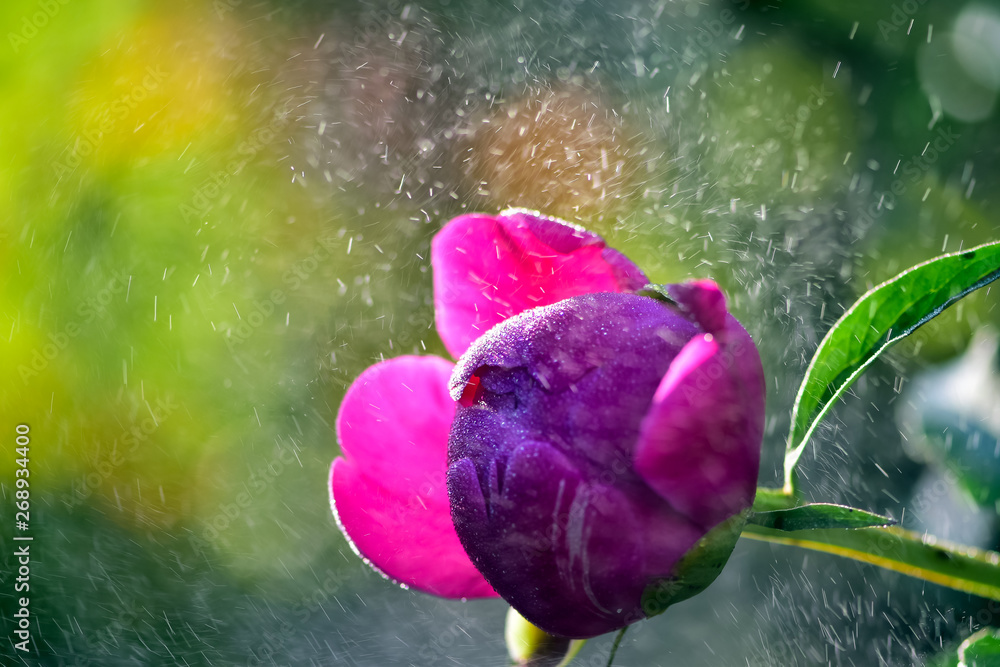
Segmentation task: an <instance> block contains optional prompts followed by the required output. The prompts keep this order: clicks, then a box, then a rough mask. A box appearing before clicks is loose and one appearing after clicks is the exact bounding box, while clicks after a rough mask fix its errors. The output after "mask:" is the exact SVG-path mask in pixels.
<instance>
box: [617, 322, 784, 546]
mask: <svg viewBox="0 0 1000 667" xmlns="http://www.w3.org/2000/svg"><path fill="white" fill-rule="evenodd" d="M708 310H709V312H710V313H711V312H712V310H713V309H712V308H711V307H710V308H709V309H708ZM720 334H722V335H720ZM763 435H764V374H763V369H762V368H761V364H760V357H759V355H758V353H757V348H756V347H755V346H754V344H753V341H752V340H751V339H750V336H749V335H748V334H747V333H746V331H744V329H743V327H741V326H740V325H739V323H738V322H737V321H736V320H735V319H734V318H733V317H732V316H728V317H727V318H726V321H725V330H724V331H722V332H717V334H716V335H715V336H713V335H711V334H706V335H701V336H697V337H695V338H693V339H692V340H691V341H689V342H688V344H687V345H685V347H684V348H683V349H682V350H681V352H680V354H679V355H678V356H677V358H676V359H674V361H673V362H672V363H671V365H670V368H669V370H668V371H667V373H666V375H665V376H664V377H663V380H662V381H661V382H660V386H659V387H658V388H657V390H656V394H655V395H654V397H653V404H652V406H651V407H650V410H649V413H648V414H647V415H646V417H645V418H644V419H643V422H642V426H641V431H640V436H639V443H638V446H637V447H636V450H635V468H636V470H637V471H638V473H639V475H640V476H641V477H642V478H643V479H644V480H645V481H646V483H647V484H649V485H650V486H651V487H652V488H653V489H654V490H655V491H656V492H657V493H658V494H659V495H660V496H662V497H663V498H664V499H666V500H667V502H669V503H670V504H671V505H672V506H673V507H674V509H676V510H678V511H679V512H681V513H682V514H685V515H686V516H688V517H690V518H691V519H693V520H694V521H696V522H698V523H699V524H700V525H702V526H703V527H704V528H705V529H709V528H711V527H713V526H714V525H716V524H718V523H719V522H720V521H722V520H724V519H726V518H728V517H729V516H732V515H733V514H735V513H737V512H739V511H741V510H743V509H746V508H748V507H749V506H750V505H751V503H752V502H753V497H754V494H755V492H756V486H757V470H758V467H759V465H760V445H761V440H762V438H763Z"/></svg>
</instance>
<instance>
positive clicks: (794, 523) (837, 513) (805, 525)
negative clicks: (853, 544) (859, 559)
mask: <svg viewBox="0 0 1000 667" xmlns="http://www.w3.org/2000/svg"><path fill="white" fill-rule="evenodd" d="M747 521H748V523H752V524H756V525H758V526H763V527H764V528H774V529H775V530H782V531H786V532H788V531H796V530H819V529H826V528H872V527H874V526H890V525H893V524H895V523H896V522H895V521H894V520H892V519H890V518H888V517H884V516H880V515H878V514H872V513H871V512H866V511H865V510H859V509H855V508H853V507H847V506H845V505H833V504H830V503H813V504H811V505H802V506H800V507H793V508H791V509H780V510H772V511H770V512H755V513H753V514H751V515H750V518H749V519H748V520H747Z"/></svg>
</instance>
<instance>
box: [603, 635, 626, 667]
mask: <svg viewBox="0 0 1000 667" xmlns="http://www.w3.org/2000/svg"><path fill="white" fill-rule="evenodd" d="M626 630H628V626H627V625H626V626H625V627H624V628H622V629H621V630H619V631H618V634H617V635H615V643H614V644H612V645H611V653H609V654H608V667H611V663H613V662H614V661H615V654H616V653H618V647H619V646H621V643H622V638H624V637H625V631H626Z"/></svg>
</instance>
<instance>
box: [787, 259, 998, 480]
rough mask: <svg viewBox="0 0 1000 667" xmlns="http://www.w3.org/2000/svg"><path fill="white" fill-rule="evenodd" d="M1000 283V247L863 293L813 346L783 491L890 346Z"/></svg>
mask: <svg viewBox="0 0 1000 667" xmlns="http://www.w3.org/2000/svg"><path fill="white" fill-rule="evenodd" d="M998 277H1000V242H994V243H987V244H985V245H981V246H978V247H976V248H972V249H970V250H964V251H961V252H956V253H951V254H948V255H942V256H940V257H936V258H935V259H932V260H930V261H927V262H924V263H923V264H918V265H917V266H914V267H912V268H910V269H908V270H906V271H904V272H903V273H901V274H899V275H898V276H896V277H895V278H892V279H891V280H888V281H886V282H884V283H882V284H881V285H879V286H877V287H875V288H873V289H871V290H869V291H868V292H867V293H866V294H865V295H864V296H862V297H861V298H860V299H858V301H857V303H855V304H854V305H853V306H852V307H851V308H850V309H849V310H848V311H847V312H846V313H844V315H843V316H842V317H841V318H840V319H839V320H837V322H836V324H834V325H833V328H831V329H830V331H829V333H827V335H826V337H825V338H824V339H823V341H822V342H821V343H820V344H819V348H818V349H817V350H816V354H815V355H814V356H813V359H812V362H811V363H810V364H809V369H808V370H807V371H806V376H805V378H804V379H803V381H802V385H801V387H800V388H799V393H798V396H797V397H796V400H795V407H794V410H793V412H792V426H791V431H790V433H789V436H788V443H787V449H786V453H785V485H786V489H791V488H793V487H794V480H793V475H794V472H795V466H796V464H797V463H798V461H799V458H800V457H801V456H802V452H803V451H804V450H805V447H806V445H807V444H808V442H809V438H810V437H811V436H812V434H813V432H814V431H815V430H816V427H817V426H818V425H819V423H820V421H821V420H822V419H823V417H824V416H825V415H826V413H827V412H828V411H829V410H830V408H831V406H832V405H833V404H834V403H835V402H836V400H837V399H838V398H839V397H840V396H841V395H842V394H843V393H844V392H845V391H846V390H847V389H848V387H850V386H851V384H852V383H853V382H854V380H855V379H856V378H857V377H858V376H859V375H860V374H861V373H862V372H863V371H864V370H865V369H866V368H867V367H868V366H869V365H870V364H871V363H872V362H873V361H874V360H875V359H876V358H877V357H878V356H879V355H880V354H881V353H882V352H883V351H885V349H886V348H888V347H889V346H890V345H892V344H893V343H895V342H896V341H898V340H900V339H902V338H905V337H906V336H908V335H910V334H911V333H913V332H914V331H915V330H916V329H917V328H918V327H920V326H921V325H922V324H924V323H926V322H928V321H929V320H931V319H933V318H934V317H936V316H937V315H939V314H940V313H941V312H942V311H943V310H944V309H945V308H947V307H948V306H950V305H951V304H953V303H955V302H956V301H958V300H959V299H961V298H962V297H964V296H965V295H966V294H969V293H970V292H972V291H974V290H977V289H979V288H980V287H983V286H984V285H988V284H989V283H991V282H993V281H994V280H996V279H997V278H998Z"/></svg>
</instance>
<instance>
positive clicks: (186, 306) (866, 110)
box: [0, 0, 1000, 666]
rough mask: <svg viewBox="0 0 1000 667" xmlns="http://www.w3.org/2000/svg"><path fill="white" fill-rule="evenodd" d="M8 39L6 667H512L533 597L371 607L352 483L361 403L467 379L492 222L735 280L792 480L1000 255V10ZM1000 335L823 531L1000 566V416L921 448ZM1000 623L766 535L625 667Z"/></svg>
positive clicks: (509, 19)
mask: <svg viewBox="0 0 1000 667" xmlns="http://www.w3.org/2000/svg"><path fill="white" fill-rule="evenodd" d="M0 26H2V27H3V31H2V35H0V36H2V37H3V39H2V43H0V100H2V104H0V195H2V196H0V272H2V273H0V355H2V366H0V367H2V368H3V370H4V372H5V376H4V380H3V382H2V384H0V415H2V420H0V425H2V428H0V434H3V435H2V438H3V442H4V448H3V451H4V452H5V454H4V456H3V457H2V458H0V490H2V494H0V497H2V500H0V512H2V516H3V518H2V520H0V527H2V529H0V554H2V555H3V563H4V564H3V570H2V576H0V602H2V605H3V623H4V636H3V639H2V641H0V656H2V662H3V663H4V664H30V665H166V664H178V665H272V664H273V665H373V666H375V665H378V666H383V665H435V664H441V665H445V664H459V665H503V664H505V651H504V647H503V643H502V623H503V615H504V612H505V608H504V605H503V604H502V603H500V602H470V603H462V602H460V601H441V600H436V599H434V598H431V597H429V596H424V595H421V594H418V593H414V592H410V591H403V590H400V589H398V588H396V587H395V586H393V585H392V584H391V583H389V582H386V581H384V580H382V579H381V578H379V577H378V576H377V575H374V574H371V573H370V572H369V571H368V569H367V568H366V567H365V566H364V564H363V563H362V562H361V561H360V560H359V559H358V558H357V557H356V556H355V555H354V554H353V553H352V552H351V551H350V548H349V547H348V545H347V544H346V543H345V541H344V539H343V538H342V537H341V535H340V533H339V531H338V530H337V527H336V525H335V523H334V521H333V519H332V517H331V514H330V510H329V504H328V498H327V490H326V483H327V475H328V469H329V465H330V462H331V460H332V459H333V458H334V456H336V454H337V444H336V440H335V436H334V433H333V423H334V420H335V417H336V412H337V407H338V405H339V402H340V399H341V397H342V395H343V392H344V390H345V389H346V387H347V385H348V384H349V383H350V381H351V380H352V379H353V378H354V377H355V376H356V375H357V374H358V373H359V372H360V371H361V370H363V369H364V368H365V367H366V366H368V365H370V364H371V363H373V362H375V361H377V360H378V359H380V358H383V357H391V356H394V355H399V354H403V353H418V354H423V353H429V354H430V353H433V354H441V355H444V354H445V353H444V350H443V347H442V345H441V343H440V341H439V339H438V338H437V335H436V333H435V331H434V328H433V308H432V291H431V273H430V272H431V267H430V265H429V261H428V257H429V243H430V239H431V237H432V235H433V234H434V232H435V231H436V230H437V229H438V228H439V227H440V226H441V224H443V222H445V221H446V220H448V219H449V218H451V217H453V216H455V215H457V214H459V213H462V212H464V211H473V210H475V211H486V212H494V211H497V210H499V209H500V208H503V207H505V206H507V205H519V206H528V207H532V208H538V209H541V210H543V211H545V212H547V213H549V214H553V215H559V216H562V217H565V218H567V219H570V220H573V221H576V222H579V223H581V224H583V225H585V226H588V227H590V228H592V229H595V230H596V231H598V232H600V233H602V234H604V235H605V236H606V237H607V238H608V240H609V241H610V242H611V244H612V245H614V246H615V247H617V248H619V249H621V250H622V251H624V252H625V253H626V254H628V255H629V256H630V257H631V258H633V259H634V260H635V261H636V262H637V263H638V264H639V265H640V266H642V267H643V268H644V269H645V270H646V272H647V273H648V274H649V275H650V277H651V278H652V279H653V280H654V281H656V282H668V281H676V280H682V279H685V278H689V277H712V278H714V279H716V280H717V281H719V282H720V284H722V285H723V287H724V288H725V290H726V291H727V293H728V296H729V300H730V304H731V307H732V310H733V311H734V312H735V313H736V314H737V316H738V317H739V318H740V320H741V321H742V322H744V324H745V325H746V326H747V328H748V329H749V330H750V332H751V334H752V335H753V336H754V338H755V339H756V340H757V341H759V343H760V346H761V350H762V354H763V357H764V364H765V370H766V372H767V375H768V381H769V392H770V394H769V397H768V422H767V436H766V440H765V452H764V462H763V466H762V473H761V482H762V483H765V484H774V483H776V481H777V479H778V476H779V470H780V463H781V452H782V448H783V436H784V434H785V433H786V432H787V425H788V419H789V412H790V408H791V405H792V400H793V398H794V395H795V391H796V389H797V386H798V382H799V380H800V379H801V377H802V374H803V372H804V369H805V366H806V364H807V362H808V359H809V357H810V355H811V353H812V351H813V350H814V349H815V347H816V345H817V344H818V342H819V340H820V339H821V337H822V335H823V334H824V333H825V331H826V330H827V328H828V327H829V326H830V324H832V323H833V322H834V321H835V320H836V318H837V317H838V316H839V315H840V314H841V313H842V312H843V310H844V309H845V308H846V307H847V306H849V305H850V303H851V302H852V301H853V299H854V298H856V297H857V296H858V295H860V294H861V293H862V292H864V291H865V290H866V289H867V288H869V287H871V286H872V285H874V284H877V283H878V282H880V281H881V280H883V279H886V278H888V277H891V276H892V275H893V274H894V273H896V272H898V271H899V270H901V269H902V268H905V267H906V266H909V265H911V264H914V263H916V262H918V261H922V260H924V259H928V258H930V257H932V256H933V255H935V254H937V253H939V252H941V251H954V250H958V249H960V248H968V247H970V246H972V245H975V244H978V243H982V242H985V241H987V240H993V239H996V238H997V237H998V235H1000V234H998V223H997V222H996V221H995V215H993V214H992V213H991V211H995V210H996V208H997V205H998V204H1000V201H998V199H1000V194H998V191H997V188H996V183H997V181H998V178H1000V123H998V119H1000V116H998V111H997V96H998V91H1000V6H998V4H996V3H986V2H979V1H975V0H974V1H971V2H946V1H944V0H937V1H935V0H929V1H928V0H899V1H897V2H895V3H890V2H861V1H854V2H842V1H839V0H808V1H805V2H798V3H786V2H751V1H750V0H739V1H737V2H729V1H726V0H708V1H701V2H695V1H693V0H692V1H680V0H679V1H676V2H667V1H666V0H661V1H659V2H651V3H642V2H636V3H621V4H615V3H610V2H601V1H600V0H552V1H542V0H523V1H520V2H512V3H500V2H493V1H491V0H469V1H465V2H459V1H458V0H451V1H450V2H449V1H448V0H425V1H424V2H403V1H397V0H389V1H387V2H383V1H372V2H357V3H355V2H347V1H346V0H343V1H342V0H331V1H330V2H320V1H318V0H317V1H308V2H307V1H298V2H280V1H278V0H273V1H268V0H212V1H209V0H188V1H183V2H178V3H155V2H144V1H142V0H116V1H112V0H24V1H22V0H9V1H8V2H4V3H3V4H2V5H0ZM995 305H996V296H995V294H993V295H991V294H989V293H988V292H986V291H984V292H983V293H982V294H977V295H975V296H973V297H970V298H969V299H967V300H966V302H964V303H963V304H961V305H960V306H958V307H956V308H954V309H953V310H952V311H951V312H949V313H948V314H947V315H946V316H943V317H942V318H940V320H939V321H935V323H933V324H932V325H929V326H928V327H925V329H924V330H921V332H919V334H918V335H917V336H916V337H915V338H916V340H915V341H910V342H907V343H904V344H903V346H902V347H901V348H900V349H899V350H898V351H896V352H894V353H893V354H892V355H890V356H889V357H888V358H887V359H886V360H885V361H884V362H880V363H879V364H878V365H877V366H876V367H875V369H874V370H873V371H871V372H870V374H869V375H868V376H867V377H866V378H865V379H864V380H863V381H862V382H860V383H859V384H858V385H857V386H856V387H855V389H854V390H853V391H852V395H851V397H850V398H849V399H848V400H847V401H846V402H845V403H844V404H843V405H842V406H841V407H840V408H838V409H837V410H836V411H835V413H834V415H833V418H832V419H831V420H830V421H829V425H828V426H827V427H824V429H823V430H822V432H821V433H820V438H819V440H818V441H817V442H816V443H815V446H814V452H815V456H812V457H809V458H810V460H808V461H806V462H804V464H803V466H802V470H803V474H804V476H805V478H806V479H805V483H806V493H807V495H808V496H809V497H810V498H812V499H814V500H822V501H843V502H849V503H852V504H854V505H857V506H861V507H866V508H868V509H871V510H873V511H877V512H888V513H890V514H892V515H893V516H896V517H900V518H902V520H903V523H904V525H907V526H909V527H913V528H915V529H920V530H929V531H931V532H933V533H935V534H939V535H942V536H944V537H949V538H952V539H957V540H960V541H967V542H970V543H975V544H977V545H978V546H982V547H987V548H997V546H998V544H1000V542H998V540H1000V532H998V522H997V520H996V507H995V505H994V504H992V503H993V501H994V500H995V497H996V494H995V491H996V489H995V488H994V489H993V492H994V493H992V494H991V492H990V491H989V490H987V492H986V493H985V494H984V493H978V494H975V493H974V494H973V495H974V496H975V497H976V499H977V500H979V504H978V505H976V504H974V503H973V502H972V501H971V500H969V499H968V494H967V492H966V491H967V490H968V487H969V484H968V483H967V480H965V479H964V476H965V472H967V471H968V470H969V466H968V465H967V464H966V463H962V461H964V460H965V459H962V460H961V461H958V462H957V463H956V460H957V459H955V457H953V456H952V454H953V453H954V452H955V451H956V449H961V448H962V447H966V448H969V447H972V445H971V444H968V443H967V444H966V445H961V442H966V441H968V442H972V441H973V440H974V441H975V443H976V445H975V446H976V447H979V449H977V450H976V451H979V452H980V453H982V454H983V455H982V456H979V458H978V459H977V460H976V463H975V464H974V467H975V468H976V469H977V470H985V471H993V472H987V474H986V479H987V480H996V479H1000V473H997V472H996V470H997V467H998V465H1000V464H998V454H997V453H996V452H993V453H991V450H990V449H989V447H992V444H990V445H988V446H987V445H982V446H980V444H979V443H980V442H981V440H980V436H976V437H975V438H973V437H971V435H970V434H971V433H973V432H974V431H976V429H977V428H978V429H979V431H981V432H982V433H981V434H980V435H981V436H982V439H983V440H982V441H983V442H986V441H989V442H990V443H992V442H995V441H996V436H997V435H998V430H997V428H995V421H996V420H993V421H992V422H991V421H990V420H989V419H988V418H987V417H982V415H979V416H973V417H969V416H968V415H963V414H960V413H961V406H960V405H959V406H958V407H956V408H955V409H954V410H953V411H952V413H949V414H952V416H951V417H949V416H948V415H945V416H944V417H940V418H938V419H936V421H935V423H934V429H937V430H936V431H934V432H931V433H921V432H920V431H921V430H922V429H924V426H926V425H925V424H922V423H921V422H920V419H919V415H920V414H922V410H923V408H922V407H921V406H923V405H925V404H926V402H927V401H932V402H934V404H937V403H940V402H941V400H940V399H939V398H935V397H933V396H930V397H929V396H928V395H927V393H926V392H924V393H919V392H918V393H916V394H913V393H911V394H908V393H907V387H913V386H924V385H926V384H927V383H926V382H925V383H923V385H922V384H921V382H920V378H922V377H936V376H933V375H926V374H927V373H931V374H933V373H935V372H944V371H941V370H939V369H936V368H935V369H931V370H928V369H930V368H931V367H932V366H935V367H936V366H937V365H938V364H942V363H945V362H947V361H948V360H950V359H952V358H954V357H956V356H957V355H959V354H961V353H962V352H963V351H964V350H965V349H966V347H967V345H968V343H969V341H970V339H971V337H972V336H973V333H974V332H975V331H977V330H979V329H980V328H981V327H982V326H984V325H988V324H991V323H992V324H994V325H996V324H1000V310H998V309H997V308H996V307H995ZM987 357H988V355H987ZM990 364H992V361H990ZM979 367H980V368H986V369H987V371H988V373H987V375H989V377H991V378H993V379H994V380H995V374H996V369H995V367H994V366H993V365H987V366H983V365H982V364H980V366H979ZM954 368H958V366H955V367H954ZM963 368H964V367H963ZM960 371H961V369H959V370H957V371H955V372H960ZM931 384H933V383H931ZM991 386H993V385H991ZM996 399H997V400H996V402H994V403H993V405H998V404H1000V393H997V394H996ZM921 401H923V402H924V403H922V402H921ZM903 405H909V406H911V408H912V407H913V406H916V414H917V417H918V418H917V419H916V425H915V426H914V419H913V417H912V415H910V416H909V417H907V418H906V419H903V418H900V419H897V413H900V414H902V412H905V411H904V410H902V408H901V407H900V406H903ZM901 411H902V412H901ZM987 412H989V410H987ZM949 419H951V421H949ZM977 420H978V421H977ZM19 423H25V424H28V425H30V428H31V447H30V471H31V476H30V482H31V487H30V490H31V519H30V526H31V528H30V533H31V534H32V535H33V536H34V541H33V542H32V543H31V554H32V564H31V580H30V585H31V591H30V600H31V606H30V610H31V614H32V643H31V651H30V652H29V653H28V654H24V653H21V652H18V651H16V650H15V649H14V641H16V640H15V639H14V635H13V634H12V631H13V627H14V626H13V620H14V619H13V617H12V614H13V612H14V610H15V608H16V607H15V598H16V597H18V595H16V594H15V592H14V572H15V570H16V567H15V564H14V563H15V559H14V556H13V551H14V548H15V547H16V546H17V544H15V542H14V541H13V539H12V536H13V535H14V534H15V532H17V531H15V529H14V521H13V519H14V512H15V508H14V480H15V468H16V463H15V458H16V454H15V452H14V446H15V440H14V439H15V425H16V424H19ZM949 429H950V430H949ZM931 430H932V431H933V429H931ZM945 432H947V433H950V434H951V435H954V436H955V438H956V439H957V441H961V442H960V445H955V444H954V442H955V440H952V439H951V437H950V436H949V439H948V440H947V443H945V444H944V445H941V446H935V445H933V444H932V443H933V442H935V438H938V439H940V436H941V435H942V434H943V433H945ZM963 434H964V436H963ZM924 437H926V439H927V442H924V443H923V444H921V442H920V440H921V438H924ZM963 437H964V439H963ZM990 437H992V438H993V440H992V441H990V440H989V438H990ZM929 443H931V444H929ZM904 445H905V446H904ZM963 451H964V450H963ZM990 475H992V476H990ZM989 483H990V482H987V484H989ZM980 485H981V482H980ZM963 489H966V490H965V491H963ZM981 490H982V489H981V488H980V491H981ZM988 625H1000V604H997V603H995V602H987V601H985V600H982V599H978V598H975V597H971V596H968V595H961V594H957V593H954V592H952V591H949V590H946V589H942V588H939V587H937V586H934V585H931V584H925V583H922V582H919V581H915V580H909V579H906V578H902V577H899V576H897V575H892V574H888V573H885V572H882V571H880V570H877V569H874V568H871V567H867V566H862V565H859V564H856V563H853V562H848V561H843V560H839V559H836V558H834V557H832V556H822V555H817V554H807V553H805V552H799V551H794V550H790V549H788V548H782V547H772V546H769V545H764V544H758V543H745V542H741V543H740V545H739V546H738V547H737V550H736V553H735V554H734V557H733V559H732V561H731V563H730V565H729V566H728V568H727V570H726V571H725V573H724V574H723V576H722V577H721V578H720V579H719V581H718V582H717V583H715V584H714V585H713V586H712V587H711V588H710V589H709V590H708V591H707V592H706V593H704V594H702V595H700V596H698V597H697V598H695V599H693V600H691V601H689V602H686V603H684V604H683V607H678V608H675V609H674V610H671V611H668V612H667V613H666V614H664V616H662V617H660V618H657V619H655V620H653V621H651V622H648V623H643V624H640V625H639V626H637V627H636V628H635V629H634V630H633V631H632V632H630V633H629V635H628V636H627V638H626V641H625V644H624V645H623V648H622V651H621V652H620V654H619V656H620V657H619V660H618V663H617V664H620V665H678V664H683V665H730V664H732V665H737V664H738V665H744V664H746V665H817V664H833V665H911V664H925V663H926V662H927V661H928V660H930V659H931V658H932V656H933V655H934V654H935V652H936V651H938V650H939V649H941V647H945V648H947V647H949V646H954V645H957V644H958V643H959V642H960V641H961V640H962V639H963V638H965V637H966V636H968V635H969V634H971V633H972V632H973V631H974V630H976V629H978V628H980V627H982V626H988ZM609 646H610V639H609V638H602V639H598V640H595V641H593V642H591V643H590V644H589V645H588V647H587V648H586V649H585V651H584V653H583V655H582V658H581V662H580V664H582V665H600V664H604V661H605V660H606V655H607V651H608V648H609Z"/></svg>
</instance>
